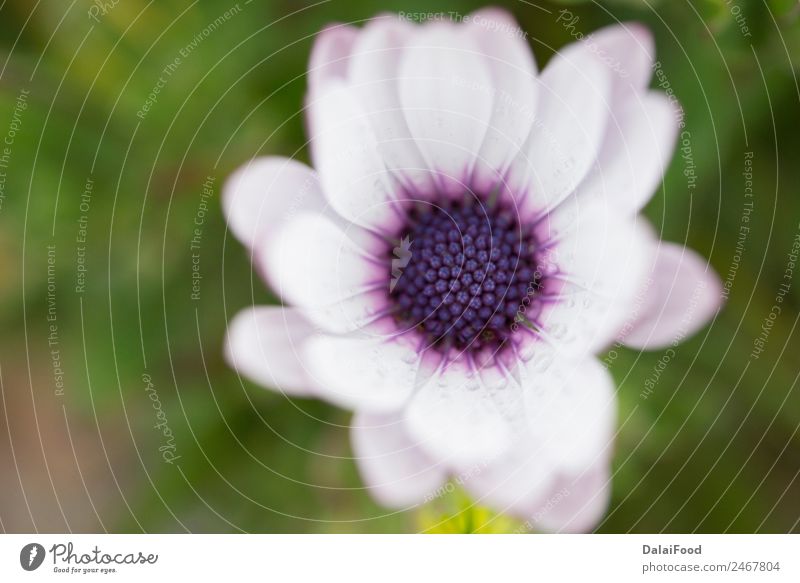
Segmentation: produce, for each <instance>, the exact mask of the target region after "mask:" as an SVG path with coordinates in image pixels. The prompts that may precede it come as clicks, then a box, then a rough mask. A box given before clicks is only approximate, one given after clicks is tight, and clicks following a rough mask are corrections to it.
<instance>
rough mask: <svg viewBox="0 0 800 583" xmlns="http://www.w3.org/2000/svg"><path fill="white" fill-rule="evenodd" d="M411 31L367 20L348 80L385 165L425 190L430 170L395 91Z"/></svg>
mask: <svg viewBox="0 0 800 583" xmlns="http://www.w3.org/2000/svg"><path fill="white" fill-rule="evenodd" d="M413 31H414V28H413V26H412V25H411V24H410V23H408V22H406V21H402V20H399V19H397V18H396V17H393V16H387V17H380V18H377V19H375V20H373V21H371V22H370V23H369V24H367V26H366V27H365V28H364V30H363V32H362V33H361V34H360V35H359V37H358V40H357V41H356V43H355V46H354V47H353V55H352V57H351V66H350V80H351V87H352V91H353V94H354V95H355V97H356V99H358V102H359V104H360V106H361V109H362V110H363V112H364V115H365V117H366V119H367V121H368V123H369V124H370V126H371V127H372V129H373V131H374V134H375V138H376V143H377V152H378V154H379V155H380V157H381V158H382V159H383V161H384V163H385V164H386V166H387V167H388V168H390V169H391V170H392V171H393V172H394V174H395V175H396V176H398V177H399V179H400V180H401V181H402V182H403V183H405V184H406V185H407V186H408V187H410V188H412V189H414V190H416V191H420V192H429V191H430V190H432V189H431V185H432V181H431V173H430V171H429V169H428V168H427V166H426V163H425V161H424V159H423V158H422V154H421V153H420V151H419V148H418V147H417V144H416V143H415V142H414V140H413V138H412V137H411V132H410V131H409V129H408V124H407V123H406V118H405V115H404V113H403V110H402V108H401V106H400V96H399V93H398V92H399V87H398V75H399V73H398V68H399V63H400V60H401V58H402V56H403V52H404V50H405V46H406V44H407V43H408V40H409V38H410V37H411V36H412V34H413Z"/></svg>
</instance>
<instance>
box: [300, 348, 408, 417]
mask: <svg viewBox="0 0 800 583" xmlns="http://www.w3.org/2000/svg"><path fill="white" fill-rule="evenodd" d="M305 346H306V350H305V360H304V362H305V363H306V364H307V366H308V369H309V371H310V372H311V374H312V375H313V377H314V380H315V385H317V386H318V387H319V389H318V392H319V394H320V396H321V397H323V398H324V399H326V400H328V401H330V402H332V403H335V404H337V405H340V406H342V407H346V408H349V409H354V410H356V411H367V412H375V413H383V412H391V411H397V410H399V409H401V408H402V407H403V406H404V405H405V403H406V402H407V401H408V399H409V397H410V396H411V393H412V391H413V389H414V380H415V377H416V373H417V368H418V366H419V363H418V356H417V353H416V351H414V350H413V348H411V347H410V346H408V345H407V344H406V343H405V342H404V341H403V340H402V339H396V340H395V339H391V338H387V339H381V338H374V339H371V338H365V337H357V336H329V335H317V336H315V337H313V338H311V339H309V341H308V342H307V343H306V345H305Z"/></svg>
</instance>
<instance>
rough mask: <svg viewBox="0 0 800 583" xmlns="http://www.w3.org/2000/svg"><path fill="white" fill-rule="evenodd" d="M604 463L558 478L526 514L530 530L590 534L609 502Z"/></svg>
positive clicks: (605, 462)
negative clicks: (528, 513)
mask: <svg viewBox="0 0 800 583" xmlns="http://www.w3.org/2000/svg"><path fill="white" fill-rule="evenodd" d="M608 465H609V464H608V462H607V461H606V460H600V461H598V462H597V463H596V464H594V466H592V467H590V468H588V469H586V470H585V471H583V472H580V473H576V474H573V475H560V476H558V478H557V479H556V480H555V481H554V482H553V484H552V485H551V487H550V490H549V491H548V492H546V493H545V494H544V495H543V496H542V498H541V500H540V501H539V502H538V503H537V504H536V505H535V507H534V509H533V512H532V513H531V514H530V521H531V523H532V526H533V528H535V529H536V530H541V531H549V532H566V533H581V532H591V531H592V530H593V529H594V528H595V527H596V526H597V525H598V524H599V523H600V521H601V520H602V518H603V515H604V514H605V512H606V509H607V508H608V504H609V501H610V500H611V475H610V472H609V468H608Z"/></svg>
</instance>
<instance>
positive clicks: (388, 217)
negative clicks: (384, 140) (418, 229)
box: [307, 80, 402, 232]
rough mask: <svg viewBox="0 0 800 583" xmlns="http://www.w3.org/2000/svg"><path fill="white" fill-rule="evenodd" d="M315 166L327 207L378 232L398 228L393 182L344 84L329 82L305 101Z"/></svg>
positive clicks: (367, 124) (368, 126)
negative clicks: (329, 206) (326, 200)
mask: <svg viewBox="0 0 800 583" xmlns="http://www.w3.org/2000/svg"><path fill="white" fill-rule="evenodd" d="M307 108H308V117H309V124H308V125H309V132H310V135H309V141H310V146H311V154H312V158H313V160H314V167H315V168H316V169H317V171H318V172H319V179H320V183H321V184H322V188H323V191H324V193H325V196H326V198H327V199H328V201H329V202H330V204H331V206H332V207H333V208H334V209H335V210H336V211H337V212H338V213H339V214H340V215H341V216H342V217H344V218H345V219H347V220H348V221H352V222H354V223H356V224H359V225H363V226H366V227H372V228H374V229H376V230H380V231H381V232H390V231H391V230H393V229H395V228H396V227H397V226H398V225H399V221H400V219H401V217H402V215H399V214H397V209H396V208H394V205H396V202H395V196H394V195H395V191H396V188H397V184H396V181H395V180H394V179H393V177H392V176H391V174H390V172H389V171H388V170H387V168H386V165H385V164H384V161H383V159H382V158H381V156H380V154H379V152H378V146H377V140H376V138H375V133H374V132H373V129H372V128H371V127H370V124H369V117H368V116H367V115H366V114H365V113H364V110H363V109H362V108H361V106H360V104H359V103H358V101H357V100H356V99H355V97H354V95H353V90H352V88H350V87H349V86H348V85H347V84H346V83H344V82H341V81H338V80H333V81H330V82H327V83H326V84H325V86H324V87H323V88H322V89H320V90H319V91H312V92H311V93H310V94H309V95H308V98H307Z"/></svg>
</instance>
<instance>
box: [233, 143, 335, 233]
mask: <svg viewBox="0 0 800 583" xmlns="http://www.w3.org/2000/svg"><path fill="white" fill-rule="evenodd" d="M326 206H327V203H326V202H325V197H324V196H323V195H322V190H321V188H320V186H319V181H318V180H317V175H316V173H315V172H314V171H313V170H312V169H311V168H309V167H308V166H306V165H305V164H302V163H300V162H297V161H296V160H292V159H289V158H281V157H278V156H269V157H264V158H255V159H253V160H251V161H250V162H248V163H247V164H245V165H243V166H242V167H240V168H239V169H238V170H236V172H234V173H233V174H231V176H230V177H229V178H228V180H227V181H226V183H225V186H224V187H223V190H222V208H223V211H224V212H225V216H226V218H227V220H228V225H229V226H230V229H231V231H232V232H233V234H234V235H235V236H236V238H237V239H239V240H240V241H241V242H242V243H244V244H245V245H247V246H248V247H250V248H251V249H258V248H260V247H261V246H262V245H263V243H264V242H265V241H266V240H267V239H268V236H269V234H270V233H272V232H274V230H275V225H276V223H278V222H279V221H281V220H283V219H285V218H286V217H287V216H289V215H290V214H291V213H293V212H297V211H303V210H307V211H318V212H322V211H323V210H324V209H325V207H326Z"/></svg>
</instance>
